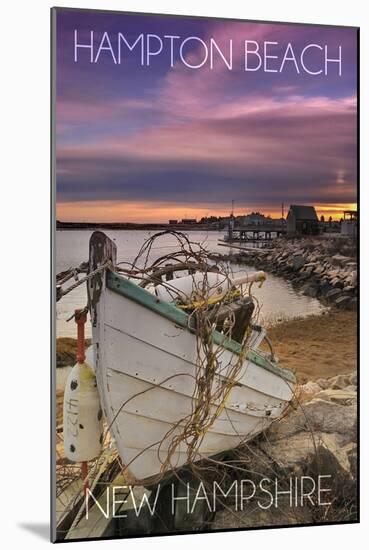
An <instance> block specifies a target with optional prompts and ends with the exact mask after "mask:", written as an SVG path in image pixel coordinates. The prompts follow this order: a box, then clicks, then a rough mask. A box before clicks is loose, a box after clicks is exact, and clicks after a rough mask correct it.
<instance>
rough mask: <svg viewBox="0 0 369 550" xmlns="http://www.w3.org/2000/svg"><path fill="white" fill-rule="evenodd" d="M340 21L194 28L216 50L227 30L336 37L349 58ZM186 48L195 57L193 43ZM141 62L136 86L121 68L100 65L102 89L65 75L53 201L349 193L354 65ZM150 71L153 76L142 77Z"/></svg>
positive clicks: (212, 200)
mask: <svg viewBox="0 0 369 550" xmlns="http://www.w3.org/2000/svg"><path fill="white" fill-rule="evenodd" d="M341 30H342V29H339V31H341ZM344 31H345V30H342V33H341V32H338V30H337V29H326V30H324V33H323V32H322V29H321V28H317V27H301V26H284V25H263V24H254V23H239V24H238V23H222V22H213V23H212V24H210V25H209V26H208V27H207V29H206V32H205V33H204V38H209V37H210V36H213V37H215V38H216V40H217V42H218V43H219V44H220V45H223V44H224V48H225V45H226V43H227V39H228V38H229V37H230V36H231V37H232V38H233V40H234V42H235V43H237V42H239V43H241V42H242V40H243V39H244V38H245V36H247V38H248V39H255V40H265V39H269V40H274V41H281V42H282V41H283V42H284V43H286V41H288V40H290V41H294V43H295V44H296V45H298V44H301V43H306V42H307V41H317V40H318V39H319V37H320V38H322V37H323V38H324V40H325V41H326V42H332V41H337V39H338V37H339V40H340V43H342V44H344V46H345V51H346V52H347V54H348V56H349V61H350V63H351V64H352V63H353V59H354V50H353V47H354V33H353V32H351V33H349V32H346V31H345V32H344ZM225 49H226V48H225ZM235 52H237V53H236V57H235V58H234V59H233V62H234V64H237V63H240V64H241V63H242V48H235ZM351 54H352V55H351ZM191 55H192V57H193V59H194V60H196V55H198V53H197V52H196V50H194V51H193V52H192V53H191ZM237 56H238V58H237ZM345 59H346V58H345ZM345 62H346V60H345ZM74 69H75V68H74ZM74 69H73V70H74ZM95 69H96V70H97V67H95ZM113 69H114V70H117V68H116V67H115V68H113ZM113 69H112V68H109V71H112V70H113ZM68 70H69V68H68V66H66V68H65V75H68V74H69V73H68ZM104 70H105V69H104ZM150 70H151V69H150ZM150 70H149V69H145V72H144V73H143V76H142V77H141V76H140V77H138V76H137V75H135V79H136V80H137V82H139V83H140V84H142V86H141V87H140V88H139V87H137V89H136V93H135V94H133V93H132V89H130V93H128V92H127V91H126V88H125V86H124V78H123V77H124V73H117V72H115V73H114V75H113V73H112V72H109V77H108V78H107V82H110V83H111V82H113V84H114V85H113V87H112V89H111V88H109V86H106V90H104V88H103V85H102V82H101V81H99V82H98V83H97V82H96V83H95V84H94V83H93V85H92V86H91V85H90V84H91V80H89V79H88V78H87V79H86V80H84V78H83V77H81V78H80V80H79V81H78V83H77V84H76V83H75V82H74V84H73V86H75V90H74V91H73V93H71V89H69V90H68V92H65V88H66V83H65V82H64V87H63V88H62V89H61V90H60V91H59V95H58V101H57V129H58V142H57V191H58V201H60V202H62V203H63V204H64V205H65V204H67V203H69V204H70V203H73V202H75V203H76V204H79V205H80V206H81V205H82V203H83V204H84V205H86V204H89V203H90V204H91V208H92V204H95V205H96V204H97V202H98V201H108V202H107V203H106V204H107V205H108V204H109V205H110V206H109V208H110V209H111V210H110V211H111V212H112V213H113V206H112V204H113V202H114V201H115V204H116V205H118V204H120V205H121V204H124V202H126V203H127V204H128V203H129V204H131V205H137V204H138V203H139V202H141V203H142V204H143V203H145V204H147V203H148V201H150V203H151V204H156V205H157V206H159V205H160V204H164V203H165V204H172V205H178V204H183V205H190V204H191V203H192V204H193V203H196V204H197V205H200V206H201V208H205V209H206V208H207V205H211V208H213V209H219V208H224V205H225V204H228V203H229V201H230V200H231V199H232V198H234V199H236V200H237V201H238V202H239V203H240V204H244V205H245V206H246V205H250V204H253V205H254V204H259V205H261V206H262V205H268V208H270V207H271V206H270V205H271V204H274V203H276V204H279V203H280V202H281V201H282V200H283V201H285V202H288V201H291V202H297V201H301V202H302V201H307V202H313V203H314V202H317V203H321V204H322V203H324V202H327V203H336V202H339V203H344V202H355V200H356V177H357V175H356V146H357V144H356V100H355V95H354V86H355V78H353V77H352V75H351V76H350V75H348V77H347V78H346V79H342V80H339V79H335V80H334V81H332V80H331V79H330V78H327V79H317V78H310V79H306V78H303V77H301V78H297V77H296V74H292V73H287V74H286V75H283V76H281V75H278V77H275V76H274V75H273V76H272V77H271V76H270V75H265V74H263V73H261V74H257V75H256V74H255V73H249V74H247V75H245V73H242V71H234V72H230V71H228V70H227V68H226V67H225V65H224V64H222V63H217V64H216V65H215V69H213V70H210V69H209V68H206V69H205V68H204V70H191V69H187V68H186V67H184V66H183V65H179V64H176V66H175V67H174V68H173V69H172V70H169V71H168V70H167V71H164V72H163V73H162V74H161V73H160V71H159V73H160V76H158V74H159V73H157V72H155V71H153V73H150ZM106 71H108V69H106ZM107 74H108V73H107ZM118 74H119V77H118V76H116V75H118ZM122 74H123V76H122ZM150 74H152V75H153V76H152V82H151V85H150V84H148V82H147V81H145V82H143V81H141V80H140V78H142V79H150ZM66 78H67V76H66ZM89 78H90V76H89ZM136 80H135V81H136ZM127 85H128V83H127ZM73 86H72V88H73ZM120 86H122V91H121V93H119V89H120V88H119V87H120ZM137 86H138V85H137ZM83 90H85V94H83V93H82V91H83ZM112 201H113V202H112ZM200 206H199V207H200ZM76 208H77V207H76ZM81 208H82V206H81ZM83 208H86V207H85V206H84V207H83ZM64 211H65V210H64ZM91 211H92V210H91ZM114 211H115V210H114ZM137 212H138V213H139V212H141V210H140V209H139V208H138V207H137ZM141 214H142V212H141ZM142 215H143V214H142ZM145 216H146V214H145Z"/></svg>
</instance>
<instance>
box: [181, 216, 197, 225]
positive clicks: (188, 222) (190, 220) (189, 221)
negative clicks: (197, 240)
mask: <svg viewBox="0 0 369 550" xmlns="http://www.w3.org/2000/svg"><path fill="white" fill-rule="evenodd" d="M181 223H184V224H186V225H192V224H194V223H197V220H196V219H195V218H183V220H182V221H181Z"/></svg>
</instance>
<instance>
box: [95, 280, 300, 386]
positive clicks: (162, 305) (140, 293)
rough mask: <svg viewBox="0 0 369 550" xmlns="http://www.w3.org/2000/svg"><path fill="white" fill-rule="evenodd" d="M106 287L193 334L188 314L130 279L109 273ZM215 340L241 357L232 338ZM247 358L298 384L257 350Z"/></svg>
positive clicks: (252, 351)
mask: <svg viewBox="0 0 369 550" xmlns="http://www.w3.org/2000/svg"><path fill="white" fill-rule="evenodd" d="M106 286H107V288H109V289H110V290H112V291H113V292H116V293H117V294H121V295H122V296H124V297H125V298H128V299H130V300H133V301H134V302H136V303H138V304H140V305H141V306H144V307H146V308H147V309H150V310H151V311H154V312H155V313H157V314H158V315H161V316H162V317H165V318H166V319H169V320H170V321H172V322H173V323H175V324H176V325H179V326H181V327H183V328H186V329H188V330H190V331H191V332H193V331H194V326H193V325H192V326H191V321H192V319H191V318H190V316H189V315H188V314H187V313H185V312H184V311H183V310H181V309H179V308H178V307H176V306H174V305H173V304H169V303H168V302H163V301H162V300H159V298H157V297H156V296H155V295H154V294H151V293H150V292H148V291H147V290H145V289H144V288H141V287H140V286H138V285H136V284H135V283H132V282H131V281H129V280H128V279H125V278H124V277H122V276H120V275H117V274H116V273H112V272H111V271H108V273H107V276H106ZM213 339H214V342H215V343H216V344H217V345H218V346H219V345H221V346H223V347H224V348H225V349H227V350H228V351H231V352H232V353H235V354H237V355H240V353H241V345H240V344H239V343H238V342H236V341H235V340H232V339H231V338H226V337H225V336H224V335H223V334H221V333H220V332H218V331H216V330H215V331H214V332H213ZM246 358H247V359H249V360H250V361H252V362H253V363H255V364H256V365H258V366H259V367H262V368H264V369H266V370H268V371H270V372H272V373H273V374H276V375H277V376H281V377H282V378H284V379H285V380H288V381H289V382H291V383H292V384H294V383H295V382H296V377H295V375H294V374H293V372H291V371H289V370H287V369H282V368H281V367H279V366H278V365H275V364H273V363H271V362H270V361H268V360H267V359H266V358H265V357H263V356H262V355H261V354H260V353H258V352H256V351H255V350H248V352H247V355H246Z"/></svg>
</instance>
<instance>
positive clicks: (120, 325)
mask: <svg viewBox="0 0 369 550" xmlns="http://www.w3.org/2000/svg"><path fill="white" fill-rule="evenodd" d="M109 261H110V262H111V264H110V266H111V267H110V269H108V270H100V271H98V268H99V267H101V266H103V265H106V262H109ZM115 263H116V247H115V244H114V243H113V242H112V241H111V240H110V239H109V238H108V237H107V236H106V235H105V234H104V233H102V232H98V231H97V232H95V233H94V234H93V235H92V237H91V240H90V259H89V265H90V272H95V273H96V271H97V273H96V275H94V276H93V277H91V278H90V280H89V282H88V295H89V306H90V312H91V321H92V343H93V350H94V363H95V371H96V378H97V384H98V390H99V394H100V399H101V403H102V407H103V410H104V413H105V416H106V418H107V423H108V426H109V429H110V431H111V434H112V435H113V437H114V439H115V441H116V445H117V448H118V452H119V454H120V457H121V459H122V461H123V463H124V465H125V466H126V469H127V472H128V473H129V474H130V475H131V476H133V478H134V479H135V481H136V482H138V481H141V482H142V481H144V480H147V479H154V478H155V476H160V475H161V474H162V473H163V464H164V463H165V461H166V459H167V457H168V449H169V448H170V447H171V445H172V444H173V439H174V438H175V437H178V436H179V435H180V433H181V430H182V429H183V419H185V418H188V417H189V415H191V413H192V411H193V408H194V402H193V401H194V398H193V394H194V389H195V388H194V385H195V383H196V382H195V372H196V368H197V366H196V365H197V348H196V335H195V334H194V331H193V330H192V328H191V325H190V323H189V316H188V314H187V313H186V312H185V311H183V310H182V309H180V308H179V307H177V306H176V305H173V304H171V303H166V302H163V301H161V300H159V299H158V298H157V297H156V296H155V295H153V294H152V293H150V292H148V291H147V290H146V289H145V288H141V287H140V286H138V285H137V284H136V283H134V282H132V281H131V280H129V279H127V278H126V277H123V276H121V275H120V274H119V273H118V272H117V271H116V270H115V269H114V266H115ZM212 337H213V340H214V343H215V344H217V345H220V346H221V347H222V354H221V356H220V359H219V364H218V367H217V368H218V372H217V379H218V380H221V379H222V376H223V372H222V371H224V368H225V366H226V365H229V364H232V361H233V362H234V361H236V360H238V359H239V354H240V349H241V346H240V343H239V342H237V341H235V340H232V339H230V338H227V339H225V338H224V336H223V335H222V334H221V333H220V332H218V331H216V330H215V331H214V332H213V335H212ZM265 337H266V333H265V330H263V329H261V328H260V327H256V328H255V330H254V332H253V334H252V335H251V339H250V348H249V349H248V351H247V355H246V357H245V358H244V360H243V362H242V366H241V368H240V371H239V374H238V376H237V380H236V381H235V384H234V385H233V387H232V389H231V391H230V393H229V395H228V397H227V400H226V402H225V406H224V408H223V410H222V412H221V413H220V414H218V415H217V418H216V419H215V421H214V422H213V423H212V425H210V427H209V428H208V429H207V430H206V432H205V433H203V434H202V435H201V443H200V444H199V446H198V448H197V451H196V453H197V454H196V460H200V459H204V458H207V457H212V456H214V455H219V454H220V453H221V452H223V451H226V450H229V449H233V448H235V447H237V446H238V445H240V444H241V443H244V442H245V441H247V440H249V439H250V438H252V437H254V436H255V435H257V434H258V433H260V432H261V431H262V430H264V429H265V428H267V427H268V426H269V425H270V423H271V422H272V421H273V420H275V419H277V418H278V417H280V416H281V415H282V414H283V413H284V411H285V409H286V407H288V404H289V402H290V400H291V399H292V397H293V393H294V385H295V377H294V375H293V373H292V372H291V371H288V370H286V369H282V368H280V367H279V366H278V364H277V362H276V360H273V359H272V358H271V357H270V356H269V355H268V354H267V353H265V352H262V351H261V350H260V349H259V346H260V344H261V342H262V341H263V339H264V338H265ZM214 383H216V382H214ZM217 405H219V403H218V404H217V403H212V404H211V407H210V409H211V411H214V410H215V408H216V406H217ZM172 450H173V447H172ZM188 450H189V449H188V444H187V442H186V440H182V441H181V442H180V444H179V445H178V446H177V447H175V451H174V453H173V455H172V456H171V462H170V465H171V468H173V469H176V468H179V467H181V466H183V465H185V464H186V463H187V462H188Z"/></svg>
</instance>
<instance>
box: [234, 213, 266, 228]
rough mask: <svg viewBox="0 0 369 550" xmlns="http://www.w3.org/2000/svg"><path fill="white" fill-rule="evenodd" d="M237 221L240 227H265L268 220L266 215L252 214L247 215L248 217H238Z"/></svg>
mask: <svg viewBox="0 0 369 550" xmlns="http://www.w3.org/2000/svg"><path fill="white" fill-rule="evenodd" d="M237 221H238V223H239V224H240V225H242V226H245V225H264V224H265V222H267V221H268V219H267V218H266V217H265V216H264V214H260V212H251V214H246V216H238V217H237Z"/></svg>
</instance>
